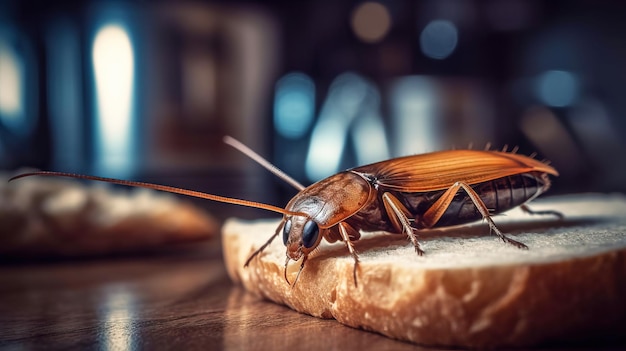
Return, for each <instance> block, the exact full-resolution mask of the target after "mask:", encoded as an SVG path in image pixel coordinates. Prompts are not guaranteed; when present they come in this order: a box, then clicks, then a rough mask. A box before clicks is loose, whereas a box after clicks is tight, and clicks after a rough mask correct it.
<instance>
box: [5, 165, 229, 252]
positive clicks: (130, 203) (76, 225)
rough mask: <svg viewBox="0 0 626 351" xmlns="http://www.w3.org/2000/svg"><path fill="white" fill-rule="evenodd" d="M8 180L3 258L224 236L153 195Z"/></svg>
mask: <svg viewBox="0 0 626 351" xmlns="http://www.w3.org/2000/svg"><path fill="white" fill-rule="evenodd" d="M8 178H9V177H8V175H0V223H2V225H1V226H0V259H3V260H4V259H9V260H12V259H20V260H24V259H26V260H30V259H42V258H56V257H93V256H94V255H108V254H118V253H128V252H145V251H151V250H158V249H162V248H168V247H170V245H173V244H179V243H181V244H182V243H186V242H193V241H198V240H205V239H207V238H209V237H212V236H214V235H216V234H217V233H218V231H219V226H218V222H217V221H216V220H214V219H213V218H212V217H211V216H210V215H209V214H207V213H206V212H205V211H202V210H200V209H199V208H197V207H195V206H193V205H191V204H190V203H187V202H184V201H181V200H179V199H178V198H177V197H176V196H174V195H171V194H165V193H161V192H157V191H153V190H148V189H116V188H113V187H111V186H109V185H108V184H102V183H99V184H94V183H92V184H90V185H88V186H87V185H82V184H81V183H80V182H79V181H76V180H69V179H59V178H44V177H32V178H24V179H19V180H16V181H13V182H11V183H7V180H8Z"/></svg>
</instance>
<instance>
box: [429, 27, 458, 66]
mask: <svg viewBox="0 0 626 351" xmlns="http://www.w3.org/2000/svg"><path fill="white" fill-rule="evenodd" d="M458 41H459V34H458V31H457V29H456V26H455V25H454V24H453V23H452V22H450V21H446V20H435V21H431V22H430V23H428V24H427V25H426V27H424V30H422V33H421V34H420V48H421V49H422V52H423V53H424V55H426V56H428V57H430V58H433V59H437V60H443V59H445V58H446V57H448V56H450V55H451V54H452V52H454V49H456V46H457V44H458Z"/></svg>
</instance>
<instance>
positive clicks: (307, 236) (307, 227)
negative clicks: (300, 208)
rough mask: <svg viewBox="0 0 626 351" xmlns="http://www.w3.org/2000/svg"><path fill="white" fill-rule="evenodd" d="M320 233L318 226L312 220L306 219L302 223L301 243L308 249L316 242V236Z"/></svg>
mask: <svg viewBox="0 0 626 351" xmlns="http://www.w3.org/2000/svg"><path fill="white" fill-rule="evenodd" d="M319 233H320V228H319V227H318V226H317V223H315V222H314V221H308V222H306V223H305V224H304V228H303V229H302V245H304V247H306V248H307V249H310V248H311V247H312V246H313V245H315V243H316V242H317V236H318V235H319Z"/></svg>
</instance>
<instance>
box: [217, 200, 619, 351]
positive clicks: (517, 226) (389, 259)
mask: <svg viewBox="0 0 626 351" xmlns="http://www.w3.org/2000/svg"><path fill="white" fill-rule="evenodd" d="M531 205H533V206H531V208H533V209H536V210H548V209H549V210H557V211H561V212H562V213H563V214H564V215H565V218H564V219H563V220H559V219H557V218H554V217H551V216H537V215H535V216H531V215H528V214H526V213H522V211H520V210H512V211H510V212H508V213H507V214H506V215H501V216H497V217H495V221H496V224H497V225H498V226H499V227H500V229H502V230H503V231H504V232H506V233H509V234H510V235H511V236H512V237H514V238H515V239H516V240H520V241H522V242H524V243H525V244H527V245H528V247H529V250H520V249H517V248H515V247H513V246H512V245H506V244H504V243H502V242H501V241H499V240H498V239H497V238H496V237H495V236H489V235H488V233H489V229H488V227H487V226H486V224H485V223H484V222H483V223H475V224H472V225H466V226H459V227H455V228H448V229H441V230H429V231H423V232H421V233H420V238H421V241H422V244H423V247H424V249H425V251H426V255H424V256H423V257H418V256H417V255H416V254H415V250H414V248H413V245H412V244H411V243H410V242H409V241H408V240H407V239H406V238H405V237H403V236H402V235H394V234H388V233H371V234H366V235H364V237H363V238H361V240H359V241H357V242H355V248H356V250H357V251H358V253H359V255H360V258H361V263H360V265H359V268H360V269H359V271H358V285H356V286H355V284H354V281H353V278H352V272H353V265H354V261H353V260H352V258H351V256H350V255H349V254H348V251H347V249H346V247H345V245H344V244H343V243H342V242H338V243H334V244H328V243H323V244H322V245H321V246H320V248H319V250H318V251H317V252H315V253H314V254H312V255H311V256H310V257H309V260H308V261H307V262H306V265H305V267H304V269H303V271H302V274H301V276H300V277H299V280H298V281H297V284H296V285H295V286H293V287H292V286H289V285H288V284H287V282H286V281H285V279H284V276H283V269H284V264H285V247H284V246H283V244H282V242H281V239H280V238H277V239H276V240H274V242H273V243H272V244H271V245H270V246H269V247H267V248H266V250H265V251H264V252H263V253H262V254H260V255H259V256H258V257H256V258H255V259H253V260H252V261H251V263H250V265H249V266H248V267H247V268H244V262H245V261H246V259H247V258H248V257H249V256H250V254H251V253H253V252H254V251H255V250H256V249H257V248H258V247H259V246H260V245H262V244H263V243H264V242H265V241H266V240H267V239H268V238H269V237H270V236H271V235H272V234H273V233H274V231H275V229H276V226H277V225H278V221H257V222H245V221H241V220H237V219H231V220H229V221H227V223H226V224H225V225H224V227H223V229H222V238H223V250H224V259H225V262H226V267H227V270H228V273H229V275H230V277H231V278H232V280H233V281H235V282H237V283H240V284H242V285H243V286H244V287H245V289H247V290H249V291H251V292H253V293H255V294H258V295H259V296H262V297H263V298H267V299H269V300H272V301H275V302H277V303H279V304H284V305H287V306H289V307H291V308H292V309H294V310H296V311H298V312H301V313H306V314H310V315H312V316H316V317H320V318H335V319H336V320H337V321H339V322H340V323H343V324H345V325H348V326H352V327H355V328H362V329H365V330H370V331H375V332H378V333H381V334H383V335H386V336H389V337H392V338H396V339H400V340H405V341H410V342H413V343H417V344H422V345H437V346H453V347H471V348H492V347H523V346H531V345H537V344H545V343H555V342H556V343H559V342H565V343H568V344H571V343H572V342H577V341H581V340H596V339H604V338H612V337H615V336H616V335H619V333H623V332H624V331H625V330H626V199H625V198H624V197H623V196H619V195H614V196H613V195H584V196H563V197H557V198H552V199H548V200H540V201H539V202H537V203H536V204H535V203H533V204H531ZM299 267H300V262H291V263H290V264H289V266H288V271H287V276H288V278H289V280H290V281H291V282H293V281H294V280H295V277H296V274H297V271H298V268H299Z"/></svg>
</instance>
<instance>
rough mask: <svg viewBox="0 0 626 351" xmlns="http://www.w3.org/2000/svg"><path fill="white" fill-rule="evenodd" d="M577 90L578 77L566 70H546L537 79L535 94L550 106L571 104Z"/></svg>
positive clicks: (576, 95)
mask: <svg viewBox="0 0 626 351" xmlns="http://www.w3.org/2000/svg"><path fill="white" fill-rule="evenodd" d="M579 90H580V84H579V81H578V78H577V77H576V76H575V75H573V74H572V73H570V72H567V71H556V70H551V71H547V72H545V73H543V74H542V75H541V76H540V77H539V78H538V79H537V85H536V93H537V96H538V98H539V99H540V100H541V101H542V102H543V103H545V104H546V105H548V106H551V107H566V106H569V105H571V104H572V103H573V102H574V101H575V100H576V98H577V97H578V94H579Z"/></svg>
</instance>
